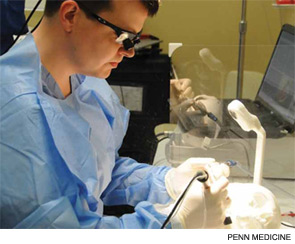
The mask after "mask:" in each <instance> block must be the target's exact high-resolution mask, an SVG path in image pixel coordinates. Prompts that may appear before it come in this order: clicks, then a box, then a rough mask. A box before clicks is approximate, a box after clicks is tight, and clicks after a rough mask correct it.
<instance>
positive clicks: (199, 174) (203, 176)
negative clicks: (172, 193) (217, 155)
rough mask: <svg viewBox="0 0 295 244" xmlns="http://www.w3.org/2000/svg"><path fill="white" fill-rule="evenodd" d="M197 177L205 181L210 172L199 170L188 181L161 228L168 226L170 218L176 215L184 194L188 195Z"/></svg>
mask: <svg viewBox="0 0 295 244" xmlns="http://www.w3.org/2000/svg"><path fill="white" fill-rule="evenodd" d="M195 179H197V180H199V181H201V182H205V181H207V179H208V174H207V172H206V171H202V170H199V171H198V172H197V173H196V175H195V176H194V177H193V178H192V179H191V181H190V182H189V183H188V185H187V187H186V188H185V190H184V191H183V192H182V194H181V195H180V197H179V198H178V199H177V201H176V203H175V205H174V207H173V209H172V210H171V212H170V213H169V215H168V217H167V218H166V220H165V221H164V223H163V225H162V226H161V229H164V228H165V227H166V226H167V224H168V223H169V222H170V219H171V218H172V216H173V215H174V213H175V211H176V209H177V208H178V207H179V205H180V203H181V202H182V200H183V198H184V196H185V195H186V193H187V191H188V190H189V188H190V187H191V184H192V183H193V182H194V180H195Z"/></svg>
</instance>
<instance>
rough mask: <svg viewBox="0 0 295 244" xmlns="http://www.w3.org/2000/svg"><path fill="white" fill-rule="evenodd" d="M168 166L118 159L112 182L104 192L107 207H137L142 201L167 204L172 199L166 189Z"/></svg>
mask: <svg viewBox="0 0 295 244" xmlns="http://www.w3.org/2000/svg"><path fill="white" fill-rule="evenodd" d="M169 169H170V168H169V167H166V166H151V165H148V164H143V163H138V162H136V161H135V160H134V159H131V158H124V157H118V158H117V160H116V164H115V168H114V170H113V172H112V181H111V183H110V184H109V185H108V187H107V189H106V190H105V191H104V193H103V196H102V200H103V202H104V204H105V205H109V206H112V205H124V204H128V205H131V206H136V205H137V204H138V203H139V202H141V201H148V202H150V203H153V204H154V203H160V204H166V203H168V202H169V201H170V200H171V198H170V196H169V195H168V193H167V190H166V187H165V180H164V179H165V175H166V173H167V171H168V170H169Z"/></svg>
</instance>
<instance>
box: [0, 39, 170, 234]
mask: <svg viewBox="0 0 295 244" xmlns="http://www.w3.org/2000/svg"><path fill="white" fill-rule="evenodd" d="M41 67H42V65H41V62H40V57H39V53H38V51H37V48H36V45H35V42H34V38H33V36H32V35H31V34H28V35H27V37H26V38H25V39H24V40H23V41H22V42H20V43H19V44H17V45H15V46H14V47H13V48H12V49H11V50H10V51H9V52H8V53H6V54H5V55H3V56H2V57H0V76H1V79H0V101H1V103H0V106H1V111H0V119H1V122H0V127H1V134H0V157H1V158H0V163H1V170H0V180H1V185H0V189H1V192H0V194H1V202H0V207H1V209H0V220H1V228H160V226H161V225H162V223H163V222H164V221H165V218H166V216H165V215H163V214H161V213H158V212H157V211H156V210H155V208H154V204H155V203H160V204H165V203H168V202H169V201H171V199H170V197H169V195H168V194H167V191H166V188H165V183H164V177H165V175H166V173H167V171H168V170H169V168H167V167H154V166H150V165H147V164H141V163H137V162H136V161H135V160H133V159H130V158H122V157H119V155H118V149H119V148H120V146H121V143H122V140H123V137H124V135H125V132H126V129H127V124H128V118H129V112H128V110H127V109H125V108H124V107H122V106H121V105H120V103H119V100H118V98H117V96H116V95H115V94H114V92H113V91H112V90H111V88H110V87H109V85H108V84H107V82H106V81H105V80H103V79H97V78H93V77H87V76H83V75H74V76H72V77H71V79H74V80H75V82H76V84H78V85H77V86H76V87H74V89H73V90H72V93H71V95H70V96H68V97H67V98H65V99H57V98H56V97H53V96H51V95H50V94H48V92H44V90H45V89H46V87H45V86H44V84H43V83H42V79H44V77H42V72H41ZM139 146H140V145H139ZM104 204H105V205H121V204H129V205H132V206H135V212H134V213H132V214H125V215H123V216H122V217H120V218H117V217H114V216H104V215H103V205H104Z"/></svg>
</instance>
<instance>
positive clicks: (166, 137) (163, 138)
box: [158, 136, 169, 143]
mask: <svg viewBox="0 0 295 244" xmlns="http://www.w3.org/2000/svg"><path fill="white" fill-rule="evenodd" d="M165 139H169V136H165V137H162V138H161V139H158V143H160V142H161V141H163V140H165Z"/></svg>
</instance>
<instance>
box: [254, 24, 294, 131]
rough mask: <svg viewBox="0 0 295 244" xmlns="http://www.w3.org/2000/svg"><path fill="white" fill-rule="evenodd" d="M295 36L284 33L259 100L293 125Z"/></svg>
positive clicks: (272, 59)
mask: <svg viewBox="0 0 295 244" xmlns="http://www.w3.org/2000/svg"><path fill="white" fill-rule="evenodd" d="M294 42H295V41H294V34H291V33H289V32H287V31H284V30H283V31H282V32H281V35H280V38H279V40H278V42H277V45H276V48H275V50H274V53H273V56H272V58H271V61H270V63H269V66H268V69H267V71H266V74H265V76H264V79H263V81H262V85H261V87H260V90H259V93H258V95H257V99H258V100H259V101H261V102H262V103H263V104H264V105H266V106H267V107H268V108H269V109H271V110H272V111H273V112H274V113H275V114H277V115H279V116H280V117H282V119H283V120H284V121H286V122H288V123H290V124H291V125H294V122H295V96H294V91H295V85H294V84H295V77H294V67H295V62H294V54H295V48H294Z"/></svg>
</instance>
